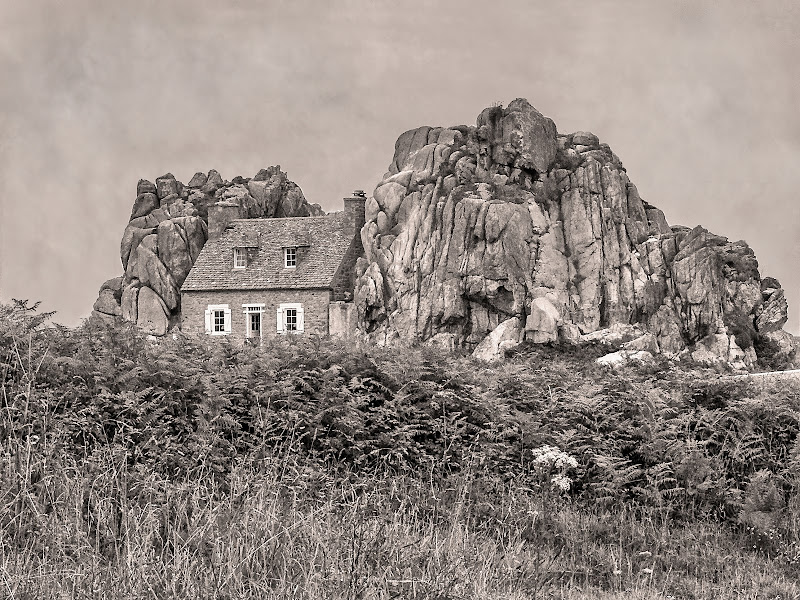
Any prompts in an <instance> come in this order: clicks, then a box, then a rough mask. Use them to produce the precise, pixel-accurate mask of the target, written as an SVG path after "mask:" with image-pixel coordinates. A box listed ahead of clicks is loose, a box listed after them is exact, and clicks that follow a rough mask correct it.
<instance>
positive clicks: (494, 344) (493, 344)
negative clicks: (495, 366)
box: [472, 317, 524, 362]
mask: <svg viewBox="0 0 800 600" xmlns="http://www.w3.org/2000/svg"><path fill="white" fill-rule="evenodd" d="M523 332H524V327H523V323H522V322H521V321H520V319H519V318H518V317H512V318H510V319H506V320H505V321H503V322H502V323H500V324H499V325H498V326H497V327H495V328H494V330H493V331H492V332H491V333H490V334H489V335H487V336H486V337H485V338H483V340H482V341H481V343H480V344H478V347H477V348H475V351H474V352H473V353H472V356H474V357H475V358H477V359H479V360H483V361H487V362H491V361H495V360H498V359H500V358H502V357H503V355H504V353H505V351H506V350H510V349H512V348H514V347H515V346H517V345H518V344H519V343H520V341H521V340H522V336H523Z"/></svg>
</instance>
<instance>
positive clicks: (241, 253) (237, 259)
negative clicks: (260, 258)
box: [233, 248, 247, 269]
mask: <svg viewBox="0 0 800 600" xmlns="http://www.w3.org/2000/svg"><path fill="white" fill-rule="evenodd" d="M240 263H241V264H240ZM233 268H234V269H246V268H247V249H246V248H234V249H233Z"/></svg>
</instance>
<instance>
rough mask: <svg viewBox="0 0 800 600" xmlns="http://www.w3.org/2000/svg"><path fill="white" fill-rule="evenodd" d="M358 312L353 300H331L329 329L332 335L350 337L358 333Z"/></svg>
mask: <svg viewBox="0 0 800 600" xmlns="http://www.w3.org/2000/svg"><path fill="white" fill-rule="evenodd" d="M357 320H358V312H357V311H356V305H355V304H353V303H352V302H331V303H330V305H329V307H328V323H329V325H328V329H329V331H330V334H331V335H335V336H338V337H343V338H348V337H350V336H352V335H353V334H354V333H356V324H357Z"/></svg>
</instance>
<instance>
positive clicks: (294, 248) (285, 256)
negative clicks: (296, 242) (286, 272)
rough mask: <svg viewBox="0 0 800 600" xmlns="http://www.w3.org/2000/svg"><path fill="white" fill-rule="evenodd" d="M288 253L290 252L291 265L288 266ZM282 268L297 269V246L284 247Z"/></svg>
mask: <svg viewBox="0 0 800 600" xmlns="http://www.w3.org/2000/svg"><path fill="white" fill-rule="evenodd" d="M290 251H291V264H289V253H290ZM283 268H284V269H296V268H297V246H286V247H285V248H284V249H283Z"/></svg>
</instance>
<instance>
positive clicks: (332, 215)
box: [230, 211, 344, 223]
mask: <svg viewBox="0 0 800 600" xmlns="http://www.w3.org/2000/svg"><path fill="white" fill-rule="evenodd" d="M341 214H344V211H337V212H333V213H330V214H327V215H319V216H316V217H259V218H257V219H231V221H230V222H231V223H262V222H266V221H272V222H274V221H278V222H280V221H307V220H309V219H327V218H329V217H337V216H339V215H341Z"/></svg>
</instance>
